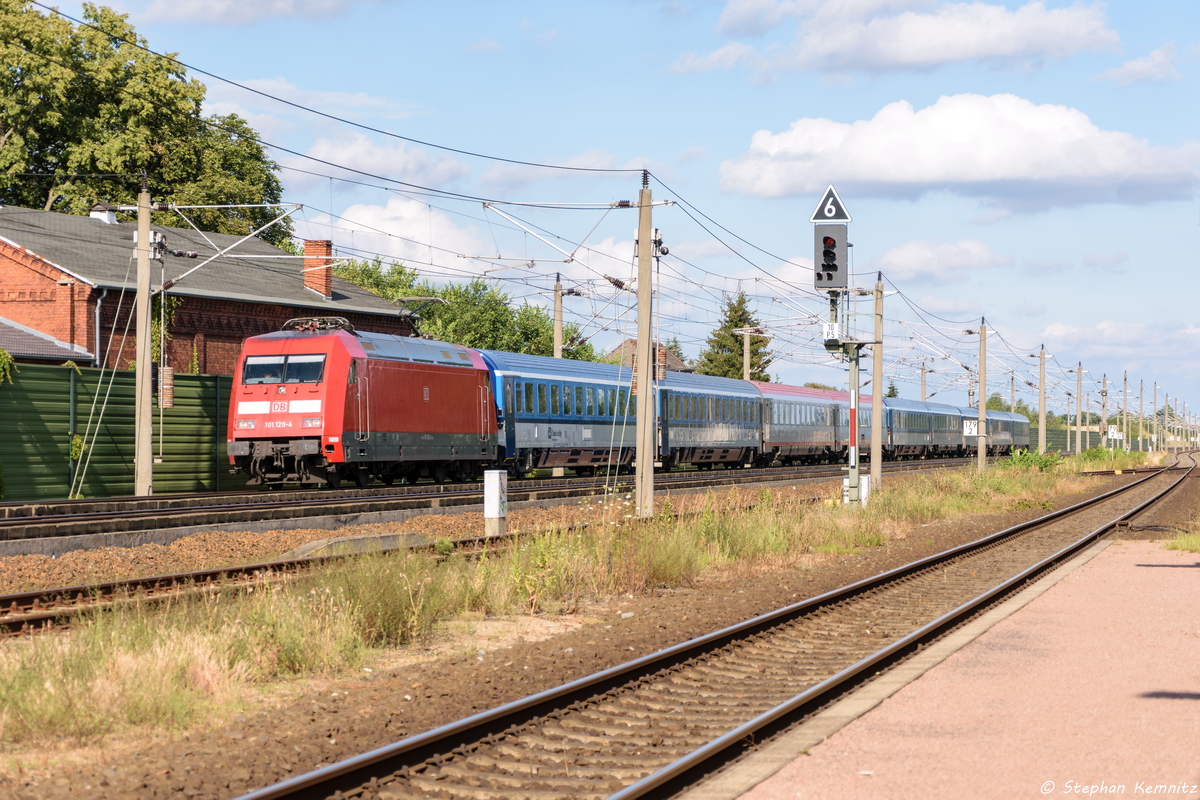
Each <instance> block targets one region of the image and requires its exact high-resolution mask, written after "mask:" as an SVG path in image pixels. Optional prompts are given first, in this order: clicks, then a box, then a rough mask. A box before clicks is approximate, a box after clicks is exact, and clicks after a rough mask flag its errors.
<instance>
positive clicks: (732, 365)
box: [696, 292, 771, 381]
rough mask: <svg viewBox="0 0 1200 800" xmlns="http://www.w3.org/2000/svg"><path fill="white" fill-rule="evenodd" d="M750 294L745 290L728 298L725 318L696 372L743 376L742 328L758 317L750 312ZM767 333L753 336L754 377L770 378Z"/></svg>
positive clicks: (752, 325) (751, 367)
mask: <svg viewBox="0 0 1200 800" xmlns="http://www.w3.org/2000/svg"><path fill="white" fill-rule="evenodd" d="M749 303H750V298H748V297H747V296H746V293H745V292H738V293H737V294H736V295H734V296H727V297H726V298H725V311H724V318H723V319H722V320H721V324H720V326H719V327H717V328H716V330H714V331H713V332H712V335H711V336H709V337H708V342H707V345H708V346H707V347H706V348H705V349H704V351H703V352H701V353H700V358H699V359H697V361H696V372H698V373H700V374H701V375H716V376H719V377H725V378H740V377H742V344H743V343H742V334H740V333H734V331H735V330H737V329H739V328H754V327H757V326H758V324H759V323H758V320H757V319H756V318H755V317H754V315H753V314H752V313H751V312H750V308H749ZM767 341H768V340H767V337H765V336H751V337H750V380H754V381H769V380H771V376H770V375H768V374H767V372H766V369H767V367H768V366H770V364H771V353H770V351H769V350H767Z"/></svg>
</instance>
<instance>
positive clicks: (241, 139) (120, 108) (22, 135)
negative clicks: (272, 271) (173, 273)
mask: <svg viewBox="0 0 1200 800" xmlns="http://www.w3.org/2000/svg"><path fill="white" fill-rule="evenodd" d="M83 18H84V20H85V21H86V22H88V23H90V24H91V25H94V26H95V28H91V27H88V26H86V25H79V26H76V25H74V24H72V23H71V22H70V21H68V20H66V19H64V18H62V17H59V16H57V15H55V14H51V13H47V14H42V13H39V12H38V10H37V9H36V8H35V7H34V6H33V5H32V4H31V3H30V2H28V0H4V2H3V4H2V5H0V57H2V59H3V63H4V65H5V70H4V73H3V76H2V77H0V119H3V123H2V125H0V172H2V173H7V174H8V175H10V176H11V177H9V178H7V179H4V180H0V202H2V203H4V204H5V205H16V206H23V207H27V208H45V209H46V210H51V209H53V210H56V211H64V212H67V213H71V214H86V213H88V210H89V209H90V208H91V206H92V205H93V204H95V203H96V202H99V201H105V202H109V203H113V204H117V205H132V204H134V203H135V202H136V198H137V193H138V190H139V187H140V182H141V181H140V176H141V174H142V173H143V172H144V173H145V174H146V175H147V178H148V180H149V188H150V192H151V195H152V196H153V197H154V198H155V200H158V201H164V200H165V201H169V202H175V203H179V204H181V205H192V204H210V203H211V204H215V203H222V204H226V203H228V204H236V203H275V202H278V201H279V199H280V196H281V192H282V187H281V185H280V183H279V179H278V178H277V177H276V175H275V171H276V170H277V169H278V165H277V164H275V162H273V161H271V160H270V159H269V158H267V156H266V153H265V152H264V150H263V147H262V145H260V144H258V142H257V141H255V139H256V138H257V134H256V133H255V132H254V130H253V129H251V128H250V126H249V125H247V123H246V121H245V120H243V119H241V118H240V117H238V116H236V115H232V114H231V115H227V116H212V117H207V118H206V117H204V116H203V115H202V114H201V104H202V103H203V101H204V95H205V87H204V84H202V83H200V82H199V81H196V80H194V79H191V78H188V77H187V74H186V72H185V70H184V69H183V67H181V66H179V65H178V64H175V63H173V62H171V61H168V60H166V59H164V58H160V57H159V56H156V55H152V54H151V53H148V52H146V51H145V50H141V49H139V48H137V47H134V46H133V45H132V44H129V42H136V43H138V44H141V45H143V46H146V45H147V42H146V40H145V39H143V38H142V37H139V36H138V35H137V31H136V30H134V28H133V26H132V25H130V24H129V22H128V16H127V15H125V14H118V13H117V12H115V11H113V10H112V9H109V8H104V7H102V6H97V5H94V4H91V3H85V4H84V7H83ZM97 29H98V30H97ZM22 173H33V175H32V176H30V175H26V174H22ZM273 217H274V213H273V211H272V210H271V209H265V208H256V209H220V210H218V209H210V210H204V211H197V212H195V216H194V219H195V221H196V223H197V224H198V225H199V226H200V227H201V228H204V229H206V230H210V231H215V232H219V233H233V234H246V233H249V232H250V231H251V230H253V229H255V228H257V227H258V226H260V225H261V224H263V223H264V222H266V221H267V220H269V219H271V218H273ZM154 221H155V222H156V223H158V224H171V225H178V224H180V220H179V218H178V216H177V215H175V214H174V213H169V212H156V214H155V217H154ZM290 234H291V226H290V224H287V223H285V224H283V225H277V226H274V227H272V228H271V229H269V230H268V231H266V232H264V233H263V234H262V238H263V239H266V240H267V241H272V242H277V241H284V240H286V239H287V238H288V237H289V236H290Z"/></svg>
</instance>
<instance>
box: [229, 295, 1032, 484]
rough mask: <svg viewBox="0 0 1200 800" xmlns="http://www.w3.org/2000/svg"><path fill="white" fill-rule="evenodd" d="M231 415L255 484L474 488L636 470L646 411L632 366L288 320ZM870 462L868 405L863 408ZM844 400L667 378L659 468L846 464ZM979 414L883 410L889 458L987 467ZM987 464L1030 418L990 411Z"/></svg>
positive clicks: (263, 345) (250, 373) (893, 403)
mask: <svg viewBox="0 0 1200 800" xmlns="http://www.w3.org/2000/svg"><path fill="white" fill-rule="evenodd" d="M235 377H236V380H235V382H234V387H233V393H232V396H231V400H230V409H229V435H228V445H227V447H228V455H229V459H230V463H231V465H232V466H233V468H234V471H235V472H243V473H246V474H248V475H249V476H250V480H249V482H250V483H251V484H279V483H290V482H300V483H311V484H327V485H329V486H331V487H337V486H339V485H340V484H341V482H342V481H343V480H346V481H349V482H353V483H356V484H357V485H359V486H366V485H367V484H369V483H370V482H371V481H372V480H379V481H382V482H383V483H385V484H391V483H393V482H395V481H396V480H398V479H401V478H404V479H407V480H409V481H415V480H418V479H420V478H432V479H434V480H437V481H439V482H440V481H444V480H447V479H456V480H469V479H472V478H476V477H479V476H480V475H481V473H482V472H483V470H485V469H497V468H505V469H508V470H509V472H510V473H511V474H513V475H514V476H518V477H519V476H522V475H525V474H526V473H528V472H530V471H532V470H534V469H538V468H542V467H566V468H569V469H571V470H574V471H575V472H577V473H580V474H585V475H586V474H593V473H595V472H596V471H597V470H599V469H606V468H615V469H617V470H625V469H628V468H629V467H630V466H631V465H632V464H633V460H634V448H635V430H636V424H637V419H636V403H635V402H634V396H633V395H632V393H631V391H630V384H631V377H632V376H631V374H630V370H629V368H627V367H620V366H614V365H611V364H598V363H594V362H588V361H575V360H571V359H561V358H546V357H543V356H530V355H522V354H518V353H505V352H500V351H495V350H473V349H471V348H467V347H461V346H459V345H454V344H449V343H447V342H440V341H436V340H430V339H421V338H409V337H401V336H393V335H390V334H384V333H369V332H365V331H356V330H354V329H353V327H352V326H351V325H350V323H348V322H347V321H346V320H344V319H341V318H338V317H319V318H312V319H296V320H291V321H289V322H288V323H287V324H285V325H284V326H283V329H282V330H280V331H278V332H276V333H270V334H266V335H263V336H253V337H250V338H248V339H246V341H245V343H244V344H243V346H242V352H241V354H240V355H239V357H238V361H237V365H236V373H235ZM860 398H861V399H860V401H859V407H858V409H859V410H858V414H859V420H858V425H857V426H856V428H857V432H858V437H859V442H858V444H859V447H860V452H862V453H864V454H866V453H867V451H868V450H869V447H870V441H871V398H870V397H869V396H862V395H860ZM849 399H850V396H849V394H848V393H846V392H834V391H823V390H819V389H811V388H807V387H797V386H784V385H781V384H775V383H764V382H760V381H743V380H734V379H731V378H715V377H709V376H705V375H695V374H692V373H686V372H667V373H666V377H665V378H664V379H662V380H659V381H657V386H656V393H655V398H654V407H655V421H656V432H655V437H654V441H655V447H656V453H655V464H656V467H658V468H661V469H670V468H672V467H676V466H681V465H688V464H690V465H693V466H695V467H697V468H699V469H711V468H713V467H714V466H716V465H718V464H721V465H724V466H725V467H730V468H738V467H745V466H766V465H769V464H773V463H776V462H781V463H784V464H795V463H819V462H838V461H845V460H846V458H847V454H848V451H849V446H850V441H849V440H850V436H851V425H850V419H849V405H850V404H849ZM977 413H978V412H977V411H976V410H975V409H971V408H958V407H955V406H950V405H944V404H941V403H923V402H914V401H912V400H901V399H895V398H891V399H887V400H885V401H884V410H883V425H884V428H885V430H884V435H883V454H884V458H885V459H889V460H890V459H900V458H938V457H952V456H966V455H971V454H974V453H976V447H977V445H976V437H974V436H970V437H964V436H963V424H962V423H963V420H964V419H967V420H973V419H976V418H977ZM987 417H988V421H987V427H988V431H987V434H988V435H987V449H988V453H989V454H993V455H995V454H1001V455H1002V454H1006V453H1009V452H1011V451H1012V450H1013V449H1014V448H1019V447H1027V446H1028V445H1029V422H1028V420H1027V419H1026V418H1025V417H1024V416H1022V415H1021V414H1013V413H1008V412H1004V411H990V410H989V411H988V414H987Z"/></svg>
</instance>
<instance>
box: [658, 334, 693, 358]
mask: <svg viewBox="0 0 1200 800" xmlns="http://www.w3.org/2000/svg"><path fill="white" fill-rule="evenodd" d="M663 347H665V348H667V349H668V350H670V351H671V352H672V353H674V354H675V355H676V357H678V358H679V360H680V361H682V362H683V363H685V364H686V363H688V360H687V356H685V355H684V354H683V345H682V344H680V342H679V337H678V336H672V337H671V338H670V339H668V340H667V342H666V343H665V344H664V345H663Z"/></svg>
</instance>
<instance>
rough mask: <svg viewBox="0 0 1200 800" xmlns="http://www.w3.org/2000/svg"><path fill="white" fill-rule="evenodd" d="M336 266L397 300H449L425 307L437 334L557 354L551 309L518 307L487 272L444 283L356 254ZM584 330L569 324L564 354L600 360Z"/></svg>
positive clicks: (428, 326)
mask: <svg viewBox="0 0 1200 800" xmlns="http://www.w3.org/2000/svg"><path fill="white" fill-rule="evenodd" d="M333 271H334V274H335V275H337V276H338V277H340V278H344V279H346V280H348V281H350V282H351V283H353V284H355V285H357V286H361V287H362V288H364V289H366V290H367V291H369V292H373V293H375V294H377V295H379V296H380V297H383V298H385V299H387V300H391V301H392V302H397V301H399V300H400V298H402V297H413V296H420V297H437V298H440V299H442V300H445V301H446V304H445V305H442V304H431V305H428V306H426V307H425V308H424V309H423V310H422V312H421V316H422V319H423V322H422V325H421V332H422V333H426V334H429V335H430V336H433V337H434V338H435V339H441V340H443V341H446V342H453V343H454V344H460V345H462V346H464V347H474V348H479V349H483V350H504V351H507V352H510V353H527V354H529V355H538V356H552V355H554V319H553V317H552V316H551V315H550V312H549V311H547V310H546V309H544V308H541V307H539V306H532V305H529V304H528V303H522V304H521V305H520V306H519V307H514V306H513V303H512V297H511V296H510V295H508V294H507V293H506V292H503V291H501V290H499V289H497V288H496V287H495V286H493V285H491V284H489V283H488V282H487V281H485V280H484V279H483V278H476V279H474V280H473V281H471V282H470V283H450V284H445V285H441V286H439V285H436V284H433V283H430V282H428V281H418V276H417V272H416V271H415V270H412V269H409V268H408V267H405V266H404V265H403V264H400V263H397V262H395V261H393V262H392V263H391V264H390V265H389V266H387V267H385V266H384V264H383V260H382V259H380V258H378V257H376V258H375V259H374V260H372V261H357V260H354V259H351V260H350V261H348V262H347V263H346V264H344V265H342V266H338V267H334V270H333ZM579 332H580V331H579V326H578V325H574V324H572V323H567V324H564V325H563V357H564V358H573V359H577V360H581V361H599V360H600V359H599V354H598V353H596V350H595V348H594V347H592V345H591V344H589V343H587V342H581V341H577V340H578V339H579V338H580V337H579Z"/></svg>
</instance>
